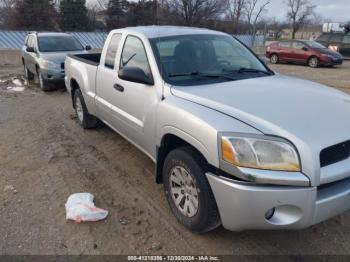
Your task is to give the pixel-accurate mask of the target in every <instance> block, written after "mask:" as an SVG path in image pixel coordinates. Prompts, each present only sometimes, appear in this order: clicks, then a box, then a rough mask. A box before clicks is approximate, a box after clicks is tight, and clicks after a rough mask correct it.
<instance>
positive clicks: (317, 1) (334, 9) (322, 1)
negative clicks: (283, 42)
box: [87, 0, 350, 22]
mask: <svg viewBox="0 0 350 262" xmlns="http://www.w3.org/2000/svg"><path fill="white" fill-rule="evenodd" d="M131 1H137V0H131ZM259 1H260V2H265V1H266V0H259ZM285 1H286V0H271V4H270V5H269V7H268V11H267V13H266V14H265V16H266V17H271V18H273V17H276V19H277V20H284V19H285V18H286V13H287V8H286V4H285ZM311 1H312V2H313V3H314V5H316V8H315V12H316V13H318V14H320V15H321V16H322V17H323V18H324V19H325V20H329V19H330V20H332V21H333V22H348V21H350V0H311ZM87 2H88V3H90V4H91V3H94V4H96V3H97V0H87ZM100 2H108V0H100Z"/></svg>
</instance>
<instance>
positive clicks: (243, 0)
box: [228, 0, 247, 33]
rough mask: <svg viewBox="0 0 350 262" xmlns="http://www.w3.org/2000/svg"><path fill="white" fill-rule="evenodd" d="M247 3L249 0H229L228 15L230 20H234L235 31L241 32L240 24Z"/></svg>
mask: <svg viewBox="0 0 350 262" xmlns="http://www.w3.org/2000/svg"><path fill="white" fill-rule="evenodd" d="M246 4H247V0H229V3H228V16H229V19H230V21H232V24H233V32H234V33H239V31H240V28H239V26H240V23H241V19H242V16H243V12H244V9H245V7H246Z"/></svg>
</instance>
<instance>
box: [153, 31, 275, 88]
mask: <svg viewBox="0 0 350 262" xmlns="http://www.w3.org/2000/svg"><path fill="white" fill-rule="evenodd" d="M150 41H151V44H152V48H153V50H154V52H155V54H156V57H157V60H158V64H159V66H160V67H161V72H162V75H163V77H164V79H165V81H166V82H168V83H170V84H173V85H200V84H208V83H215V82H224V81H234V80H238V79H246V78H253V77H263V76H267V75H271V74H273V72H272V71H270V70H269V69H268V68H267V67H266V66H265V65H264V64H263V63H262V62H261V61H260V60H259V59H258V58H257V57H256V56H255V55H253V54H252V53H251V52H250V51H249V50H248V49H247V48H246V47H245V46H244V45H242V44H241V43H240V42H238V41H237V40H236V39H234V38H233V37H230V36H228V35H214V34H213V35H180V36H171V37H160V38H153V39H151V40H150Z"/></svg>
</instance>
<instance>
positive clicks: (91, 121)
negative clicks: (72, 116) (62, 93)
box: [73, 89, 99, 129]
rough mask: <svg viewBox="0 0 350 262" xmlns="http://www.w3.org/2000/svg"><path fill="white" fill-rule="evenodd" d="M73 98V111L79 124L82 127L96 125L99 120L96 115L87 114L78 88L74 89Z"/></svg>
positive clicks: (86, 127) (87, 127)
mask: <svg viewBox="0 0 350 262" xmlns="http://www.w3.org/2000/svg"><path fill="white" fill-rule="evenodd" d="M73 99H74V100H73V101H74V108H75V113H76V115H77V118H78V122H79V124H80V125H81V126H82V127H83V128H84V129H89V128H94V127H96V126H97V125H98V123H99V121H98V119H97V118H96V117H94V116H93V115H90V114H89V112H88V110H87V107H86V104H85V101H84V97H83V95H82V93H81V91H80V90H79V89H76V90H75V91H74V96H73Z"/></svg>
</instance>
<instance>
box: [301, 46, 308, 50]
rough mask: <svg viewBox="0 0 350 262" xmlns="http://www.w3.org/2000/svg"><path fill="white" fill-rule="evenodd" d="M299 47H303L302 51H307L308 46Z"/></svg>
mask: <svg viewBox="0 0 350 262" xmlns="http://www.w3.org/2000/svg"><path fill="white" fill-rule="evenodd" d="M301 49H303V50H304V51H309V48H307V47H306V46H304V47H302V48H301Z"/></svg>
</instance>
